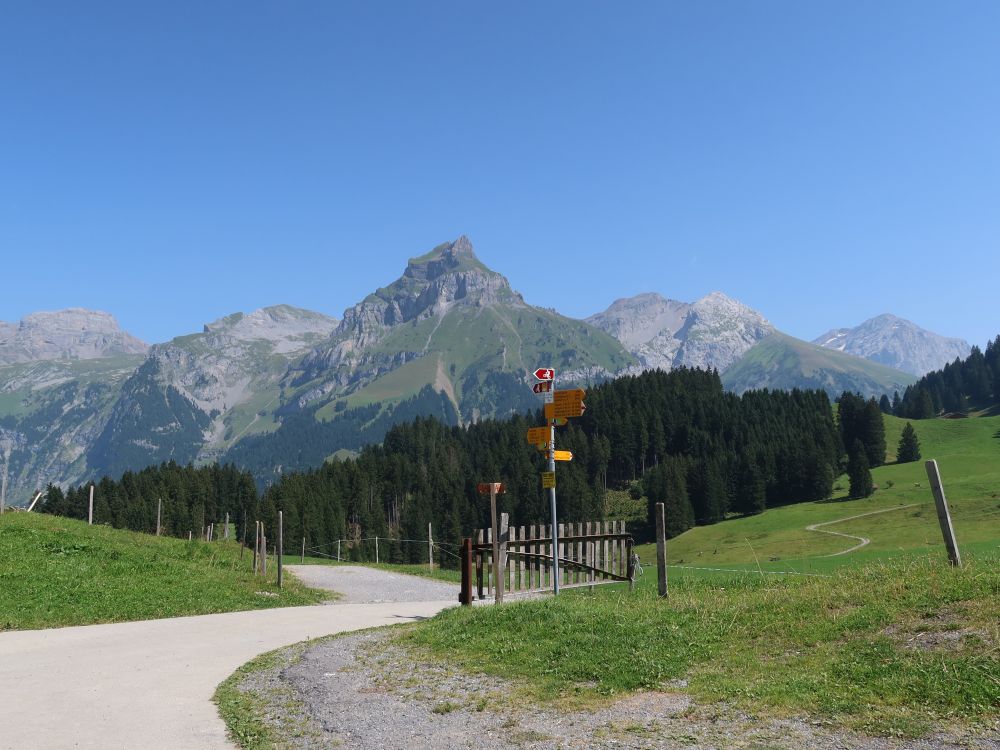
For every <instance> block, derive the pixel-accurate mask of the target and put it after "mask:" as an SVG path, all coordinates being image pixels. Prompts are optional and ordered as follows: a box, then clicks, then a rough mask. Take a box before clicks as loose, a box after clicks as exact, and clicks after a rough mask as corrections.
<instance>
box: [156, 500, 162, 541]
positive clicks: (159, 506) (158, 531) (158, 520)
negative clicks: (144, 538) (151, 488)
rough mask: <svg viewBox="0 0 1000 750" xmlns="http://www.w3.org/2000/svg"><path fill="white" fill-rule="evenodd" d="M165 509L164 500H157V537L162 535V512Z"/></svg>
mask: <svg viewBox="0 0 1000 750" xmlns="http://www.w3.org/2000/svg"><path fill="white" fill-rule="evenodd" d="M162 508H163V498H159V497H158V498H156V535H157V536H159V535H160V511H161V510H162Z"/></svg>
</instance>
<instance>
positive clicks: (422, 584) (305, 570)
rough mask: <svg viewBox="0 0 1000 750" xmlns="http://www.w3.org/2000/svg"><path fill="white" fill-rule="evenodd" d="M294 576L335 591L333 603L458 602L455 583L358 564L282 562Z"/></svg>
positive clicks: (320, 587)
mask: <svg viewBox="0 0 1000 750" xmlns="http://www.w3.org/2000/svg"><path fill="white" fill-rule="evenodd" d="M285 569H286V570H290V571H292V573H294V574H295V577H296V578H298V579H299V580H300V581H302V582H303V583H305V585H306V586H312V587H313V588H316V589H326V590H327V591H336V592H337V593H338V594H340V595H341V598H339V599H337V602H335V603H340V602H343V603H352V604H362V603H373V602H434V601H450V602H454V603H455V604H458V588H459V586H458V584H457V583H447V582H446V581H435V580H433V579H431V578H420V577H418V576H409V575H402V574H400V573H389V572H388V571H384V570H376V569H375V568H365V567H363V566H361V565H336V566H334V565H286V566H285Z"/></svg>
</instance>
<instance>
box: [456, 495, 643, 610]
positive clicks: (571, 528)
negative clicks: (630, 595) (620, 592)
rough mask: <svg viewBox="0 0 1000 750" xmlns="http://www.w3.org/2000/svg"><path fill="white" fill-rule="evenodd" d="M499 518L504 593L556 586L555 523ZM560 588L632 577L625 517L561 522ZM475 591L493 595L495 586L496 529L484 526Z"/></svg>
mask: <svg viewBox="0 0 1000 750" xmlns="http://www.w3.org/2000/svg"><path fill="white" fill-rule="evenodd" d="M506 520H507V514H506V513H504V514H502V515H501V522H500V534H499V538H500V566H499V568H500V576H501V580H502V586H501V591H502V592H504V593H507V594H522V593H530V592H539V591H551V590H552V584H553V581H552V527H551V526H549V525H542V524H537V525H534V524H533V525H531V526H512V527H508V526H507V522H506ZM558 532H559V551H558V552H559V575H560V581H559V588H560V589H569V588H578V587H580V586H597V585H600V584H604V583H621V582H629V583H631V582H632V580H633V566H632V537H631V536H629V535H628V534H627V533H626V532H625V522H624V521H588V522H586V523H567V524H562V523H561V524H559V527H558ZM472 564H473V566H474V567H475V581H476V595H477V596H478V598H479V599H485V598H486V597H487V596H492V595H493V593H494V587H495V586H496V583H497V582H496V575H495V571H494V570H493V534H492V529H480V530H479V531H478V532H477V534H476V539H475V541H474V543H473V544H472Z"/></svg>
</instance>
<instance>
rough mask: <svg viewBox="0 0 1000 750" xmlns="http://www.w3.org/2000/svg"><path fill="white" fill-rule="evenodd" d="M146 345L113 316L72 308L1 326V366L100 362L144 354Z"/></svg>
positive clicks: (34, 315)
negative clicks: (106, 358) (72, 360)
mask: <svg viewBox="0 0 1000 750" xmlns="http://www.w3.org/2000/svg"><path fill="white" fill-rule="evenodd" d="M148 349H149V346H148V345H147V344H146V343H144V342H143V341H140V340H139V339H137V338H136V337H135V336H132V335H131V334H129V333H127V332H126V331H123V330H122V329H121V326H119V325H118V321H117V320H115V318H114V316H113V315H111V314H110V313H107V312H102V311H99V310H87V309H85V308H82V307H73V308H69V309H66V310H59V311H56V312H37V313H32V314H31V315H26V316H25V317H24V318H23V319H21V321H20V323H19V324H17V325H16V326H15V325H12V324H10V323H3V324H0V365H9V364H20V363H24V362H36V361H41V360H58V359H100V358H102V357H112V356H116V355H120V354H145V353H146V351H147V350H148Z"/></svg>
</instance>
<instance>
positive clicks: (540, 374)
mask: <svg viewBox="0 0 1000 750" xmlns="http://www.w3.org/2000/svg"><path fill="white" fill-rule="evenodd" d="M535 379H536V380H555V379H556V371H555V370H553V369H552V368H551V367H539V368H538V369H537V370H535Z"/></svg>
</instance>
